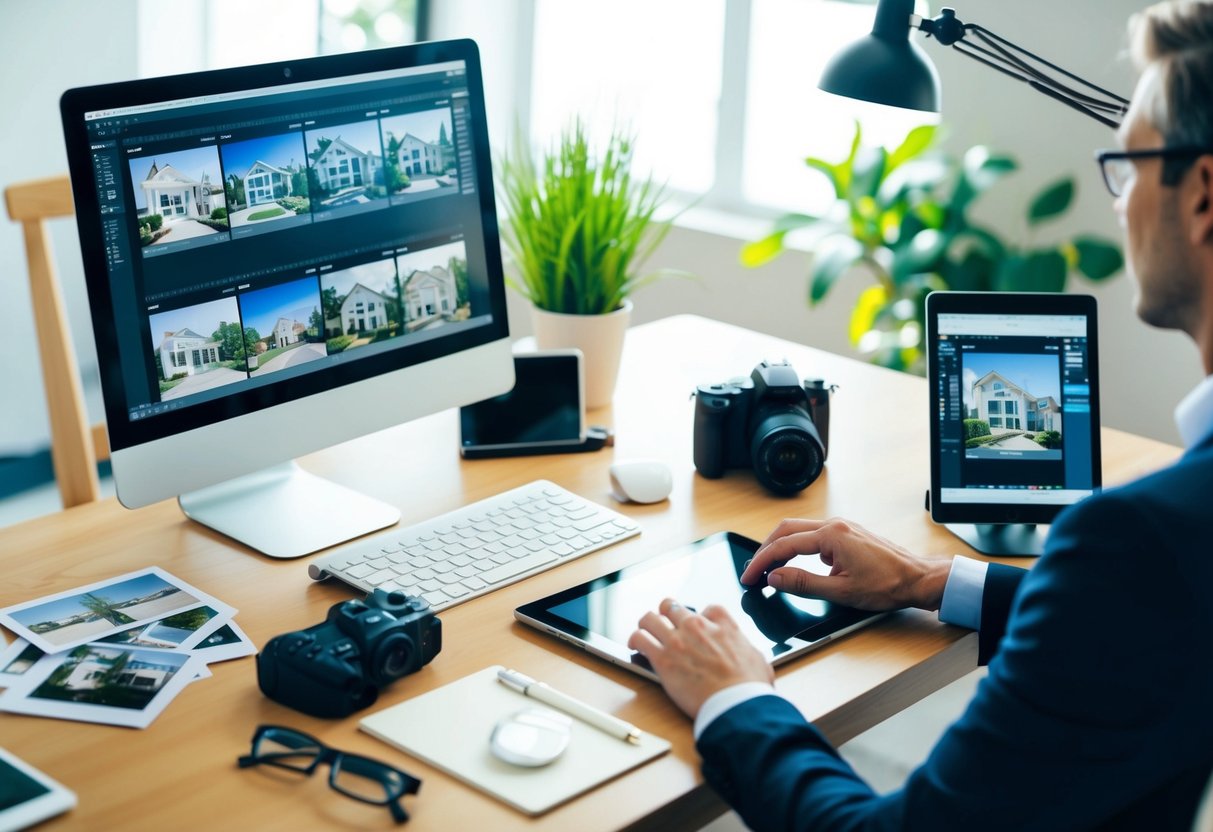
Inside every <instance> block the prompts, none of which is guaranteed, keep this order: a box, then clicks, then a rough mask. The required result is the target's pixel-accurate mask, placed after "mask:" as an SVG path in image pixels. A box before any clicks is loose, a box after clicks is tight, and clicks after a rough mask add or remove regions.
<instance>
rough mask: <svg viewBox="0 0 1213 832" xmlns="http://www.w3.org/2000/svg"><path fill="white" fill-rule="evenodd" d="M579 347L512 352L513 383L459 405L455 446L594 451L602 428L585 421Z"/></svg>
mask: <svg viewBox="0 0 1213 832" xmlns="http://www.w3.org/2000/svg"><path fill="white" fill-rule="evenodd" d="M584 387H585V382H584V379H583V371H582V361H581V351H580V350H543V351H540V352H531V353H518V354H516V355H515V356H514V388H513V389H512V390H510V391H509V392H508V393H503V394H502V395H500V396H495V397H493V398H491V399H485V400H484V401H480V402H476V403H475V404H471V405H468V406H466V407H461V408H460V409H459V425H460V442H459V452H460V453H461V454H462V455H463V456H464V457H465V458H467V459H479V458H485V457H498V456H527V455H531V454H564V453H574V452H576V451H596V450H598V449H599V448H601V447H602V446H603V445H604V444H606V440H607V438H608V434H607V432H606V431H605V429H603V428H589V429H587V428H586V426H585V405H584V404H583V402H584V398H585V397H584Z"/></svg>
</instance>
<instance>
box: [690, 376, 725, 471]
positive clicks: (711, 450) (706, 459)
mask: <svg viewBox="0 0 1213 832" xmlns="http://www.w3.org/2000/svg"><path fill="white" fill-rule="evenodd" d="M730 404H731V402H730V401H729V400H728V399H727V398H725V397H724V396H718V395H715V394H713V393H705V392H704V391H702V390H700V391H699V392H698V394H697V396H696V398H695V433H694V458H695V470H697V471H698V472H699V473H700V474H701V475H702V476H704V477H707V478H708V479H711V480H714V479H719V478H720V477H723V476H724V472H725V467H726V462H727V457H726V452H727V448H726V447H725V420H726V419H727V418H728V414H729V406H730Z"/></svg>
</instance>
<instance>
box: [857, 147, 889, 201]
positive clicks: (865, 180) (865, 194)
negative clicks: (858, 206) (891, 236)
mask: <svg viewBox="0 0 1213 832" xmlns="http://www.w3.org/2000/svg"><path fill="white" fill-rule="evenodd" d="M888 159H889V154H888V151H886V150H885V149H884V148H883V147H865V148H862V149H860V150H859V151H858V152H857V153H856V155H855V157H854V159H853V160H852V162H851V182H850V185H849V186H848V187H847V196H848V197H849V198H850V201H851V202H852V203H855V202H857V201H859V200H861V199H873V197H875V196H876V193H877V191H878V190H879V189H880V183H881V182H883V181H884V177H885V170H886V165H887V163H888ZM873 203H874V201H873ZM873 211H875V204H873Z"/></svg>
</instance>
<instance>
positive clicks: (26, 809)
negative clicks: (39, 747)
mask: <svg viewBox="0 0 1213 832" xmlns="http://www.w3.org/2000/svg"><path fill="white" fill-rule="evenodd" d="M75 805H76V795H75V794H74V793H73V792H72V791H71V790H70V789H67V788H65V787H64V786H62V785H61V784H59V783H57V782H56V781H54V780H52V779H51V778H50V777H47V776H46V775H45V774H43V773H42V772H40V771H38V769H36V768H34V767H33V766H31V765H30V764H29V763H26V762H25V761H24V760H22V759H20V758H19V757H16V756H15V755H13V754H10V753H9V752H7V751H5V750H4V749H3V748H0V829H25V828H26V827H27V826H33V825H34V824H36V823H39V822H40V821H43V820H46V819H47V818H50V817H54V816H55V815H57V814H59V813H61V812H66V811H67V810H68V809H71V808H72V807H73V806H75Z"/></svg>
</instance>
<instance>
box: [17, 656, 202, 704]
mask: <svg viewBox="0 0 1213 832" xmlns="http://www.w3.org/2000/svg"><path fill="white" fill-rule="evenodd" d="M189 658H190V657H189V655H188V654H186V653H173V652H169V651H166V650H138V649H130V648H123V647H103V646H101V645H97V644H88V645H85V646H83V647H77V648H75V649H74V650H72V651H71V652H70V653H68V655H67V657H66V658H65V660H64V661H63V663H62V664H61V665H60V666H59V667H58V668H56V669H55V670H54V671H53V672H52V673H51V675H50V676H48V677H47V679H46V681H44V682H43V683H42V684H40V685H39V686H38V687H37V688H35V689H34V690H33V691H32V692H31V693H30V697H31V698H34V699H49V700H60V701H69V702H79V703H86V704H90V705H105V706H108V707H111V708H128V709H134V710H142V709H144V708H146V707H147V706H148V705H149V704H150V703H151V701H152V700H153V699H154V698H155V696H156V694H157V693H159V692H160V691H161V690H163V689H164V686H165V685H167V684H168V682H169V681H170V680H171V679H172V678H173V676H174V675H176V674H177V672H178V671H180V670H181V667H182V666H183V665H184V664H185V663H186V662H187V661H189Z"/></svg>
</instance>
